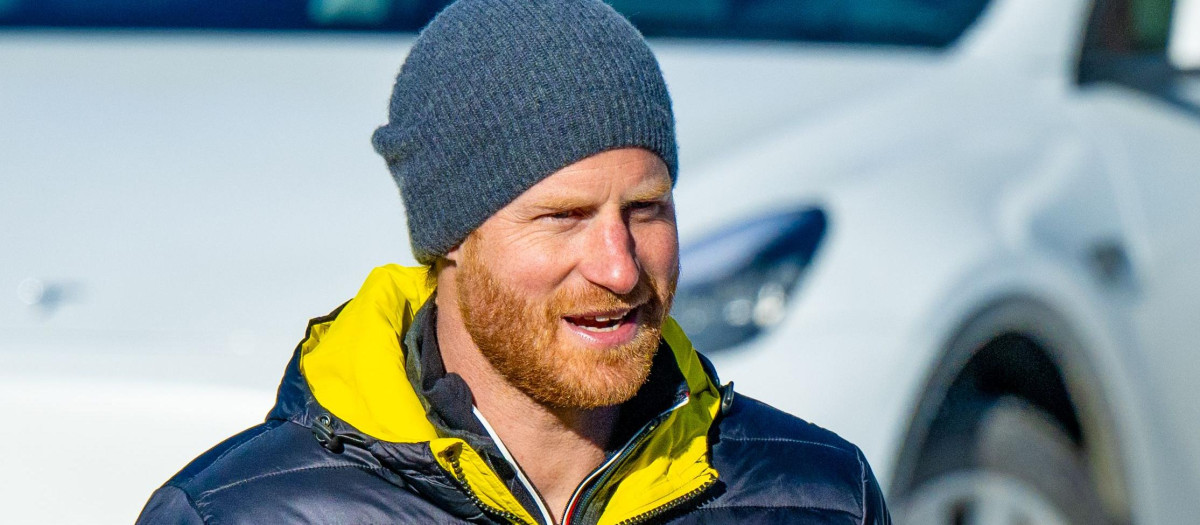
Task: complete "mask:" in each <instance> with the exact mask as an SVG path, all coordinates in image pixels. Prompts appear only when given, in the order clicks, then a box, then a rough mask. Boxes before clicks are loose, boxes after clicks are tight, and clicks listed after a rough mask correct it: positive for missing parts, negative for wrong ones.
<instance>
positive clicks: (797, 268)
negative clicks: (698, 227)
mask: <svg viewBox="0 0 1200 525" xmlns="http://www.w3.org/2000/svg"><path fill="white" fill-rule="evenodd" d="M825 223H826V219H825V212H824V211H822V210H821V209H819V208H808V209H804V210H800V211H793V212H789V213H782V214H777V215H770V216H766V217H762V218H760V219H757V220H754V221H751V222H747V223H743V224H740V225H737V226H735V227H733V228H729V229H726V230H722V231H720V232H718V233H716V234H715V235H711V236H709V237H707V238H705V239H703V240H701V241H700V242H696V243H693V244H690V245H688V246H684V247H683V248H682V249H681V250H680V254H679V257H680V267H681V273H680V276H679V287H678V288H677V289H676V294H675V303H674V306H673V307H672V310H671V311H672V315H674V317H675V319H676V320H677V321H679V324H680V326H682V327H683V329H684V330H685V331H686V332H687V334H688V336H689V337H691V339H692V341H693V342H694V343H695V344H696V347H697V348H699V349H701V350H703V351H707V352H715V351H718V350H723V349H726V348H729V347H732V346H735V345H738V344H741V343H744V342H746V341H749V340H751V339H753V338H754V337H756V336H758V335H759V334H760V333H762V332H763V331H765V330H768V329H770V328H771V327H773V326H775V325H776V324H778V323H779V322H780V321H782V320H783V318H784V316H785V314H786V313H787V307H788V301H789V299H791V297H792V295H793V293H794V292H795V290H796V287H797V286H796V285H797V284H798V283H799V282H800V278H801V276H803V275H804V271H805V269H806V268H807V267H808V265H809V263H811V262H812V259H813V255H814V254H815V253H816V250H817V247H818V245H820V243H821V239H822V238H823V237H824V236H825Z"/></svg>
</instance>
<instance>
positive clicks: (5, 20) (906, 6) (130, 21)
mask: <svg viewBox="0 0 1200 525" xmlns="http://www.w3.org/2000/svg"><path fill="white" fill-rule="evenodd" d="M447 3H449V2H448V0H271V1H261V0H258V1H250V0H159V1H155V2H146V1H145V0H0V26H8V27H90V28H192V29H242V30H354V31H400V32H409V31H416V30H417V29H419V28H420V27H422V26H424V25H425V23H426V22H428V21H429V19H430V18H432V17H433V16H434V15H435V14H436V13H437V11H438V10H440V9H441V8H442V7H444V6H445V5H446V4H447ZM608 3H609V4H610V5H612V6H613V7H614V8H616V9H617V10H618V11H621V12H622V13H624V14H625V15H626V16H628V17H629V18H630V19H631V20H632V21H633V22H634V24H635V25H637V26H638V28H639V29H641V30H642V32H643V33H645V34H646V35H647V36H662V37H682V38H718V39H756V40H758V39H773V40H795V41H818V42H845V43H860V44H891V45H904V46H931V47H940V46H946V45H948V44H950V43H952V42H954V41H955V40H956V39H957V38H958V37H959V36H960V35H961V34H962V33H963V32H964V31H965V30H966V28H967V27H968V26H970V24H971V23H972V22H973V21H974V20H975V19H976V18H977V17H978V16H979V14H980V12H982V11H983V9H984V7H985V6H986V4H987V3H988V0H608Z"/></svg>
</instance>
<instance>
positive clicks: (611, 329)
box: [577, 324, 621, 332]
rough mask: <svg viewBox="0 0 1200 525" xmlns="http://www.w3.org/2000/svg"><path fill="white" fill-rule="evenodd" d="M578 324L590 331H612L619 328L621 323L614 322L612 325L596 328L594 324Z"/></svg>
mask: <svg viewBox="0 0 1200 525" xmlns="http://www.w3.org/2000/svg"><path fill="white" fill-rule="evenodd" d="M577 326H579V327H580V328H583V329H584V330H587V331H589V332H612V331H614V330H616V329H617V328H619V327H620V326H621V325H619V324H614V325H612V326H606V327H604V328H595V327H592V326H583V325H577Z"/></svg>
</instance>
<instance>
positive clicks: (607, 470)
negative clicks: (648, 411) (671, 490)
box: [562, 394, 691, 525]
mask: <svg viewBox="0 0 1200 525" xmlns="http://www.w3.org/2000/svg"><path fill="white" fill-rule="evenodd" d="M690 399H691V395H690V394H687V395H684V397H683V399H682V400H681V401H680V402H678V403H676V404H675V406H672V407H671V408H668V409H666V410H664V411H663V412H662V413H661V414H659V415H658V416H655V417H654V419H651V420H650V421H647V422H646V424H645V425H642V428H640V429H638V431H637V433H636V434H634V435H633V437H632V438H630V439H629V441H627V442H625V445H624V446H622V447H621V449H620V450H618V451H617V453H616V454H613V456H612V457H611V458H609V459H608V461H605V462H604V463H603V464H601V465H600V466H599V467H596V470H593V471H592V473H591V474H588V476H587V477H586V478H584V479H583V482H582V483H580V484H579V486H578V487H576V488H575V493H574V494H571V499H569V500H567V510H566V512H565V513H564V514H563V521H562V525H571V524H572V523H574V519H575V516H576V512H578V511H579V510H580V509H586V508H587V504H588V503H590V502H591V501H590V500H591V497H592V496H593V495H594V494H595V492H596V490H597V488H598V487H600V486H602V485H603V484H604V483H605V482H607V481H608V478H609V477H610V476H612V473H613V472H615V471H616V465H617V463H619V462H620V461H621V460H623V459H625V457H626V456H628V455H629V453H630V452H631V451H633V450H634V449H636V448H637V447H638V446H640V445H641V444H642V442H643V441H645V439H646V438H647V437H649V435H650V433H651V432H653V431H654V429H655V428H658V425H659V423H662V422H663V421H665V420H666V419H667V417H668V416H670V415H671V413H672V412H674V411H676V410H678V409H679V408H681V407H683V406H684V405H686V404H688V401H689V400H690ZM585 489H586V491H585ZM689 494H690V493H689Z"/></svg>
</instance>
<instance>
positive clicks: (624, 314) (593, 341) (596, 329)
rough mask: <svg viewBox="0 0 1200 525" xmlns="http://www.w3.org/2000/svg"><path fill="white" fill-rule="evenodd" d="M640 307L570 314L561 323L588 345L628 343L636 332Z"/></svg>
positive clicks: (610, 346) (611, 345)
mask: <svg viewBox="0 0 1200 525" xmlns="http://www.w3.org/2000/svg"><path fill="white" fill-rule="evenodd" d="M641 310H642V308H641V307H636V308H622V309H616V310H605V311H597V312H586V313H579V314H571V315H566V316H563V317H562V321H563V323H564V324H565V325H566V327H567V328H568V329H569V331H570V332H571V333H574V334H575V335H576V336H577V337H578V338H579V339H580V340H582V341H583V342H584V343H585V344H586V345H588V346H595V347H596V348H597V349H599V348H612V347H613V346H615V345H621V344H624V343H628V342H630V341H632V340H633V339H634V337H635V336H636V335H637V333H638V324H639V322H640V320H641V319H640V317H641V315H640V314H639V312H640V311H641Z"/></svg>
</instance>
